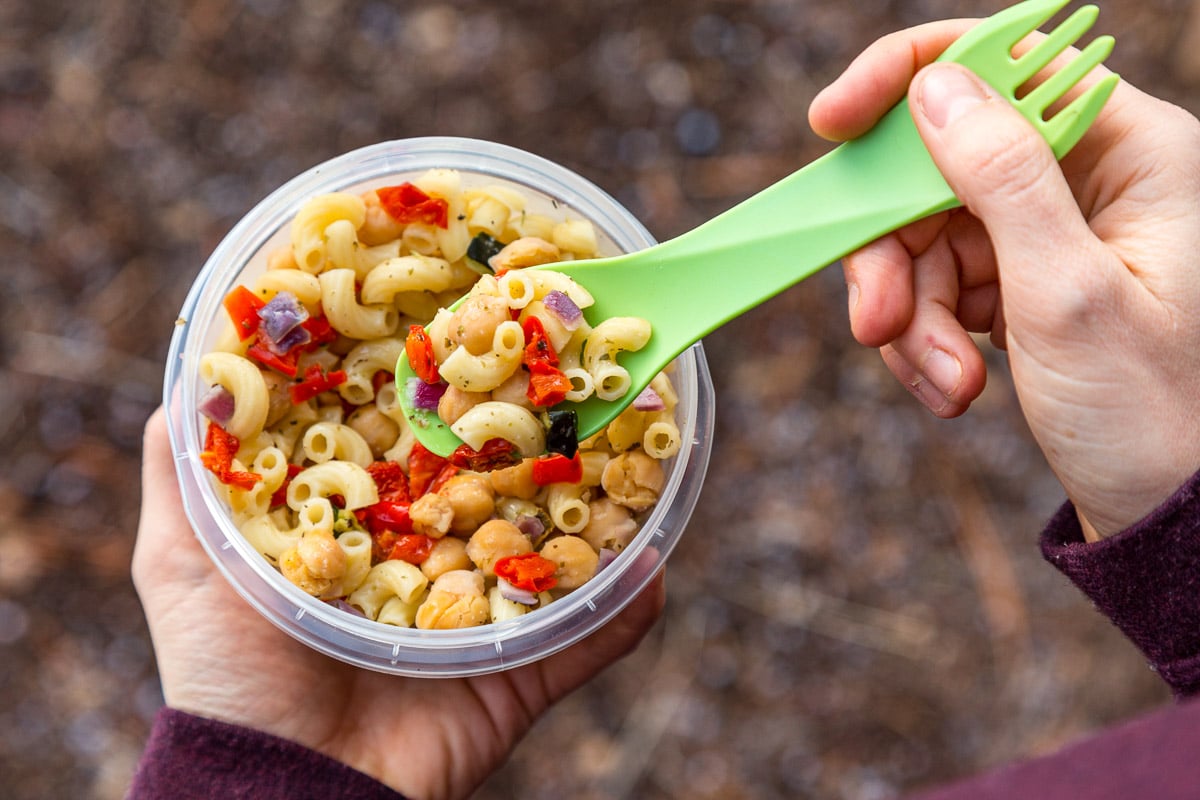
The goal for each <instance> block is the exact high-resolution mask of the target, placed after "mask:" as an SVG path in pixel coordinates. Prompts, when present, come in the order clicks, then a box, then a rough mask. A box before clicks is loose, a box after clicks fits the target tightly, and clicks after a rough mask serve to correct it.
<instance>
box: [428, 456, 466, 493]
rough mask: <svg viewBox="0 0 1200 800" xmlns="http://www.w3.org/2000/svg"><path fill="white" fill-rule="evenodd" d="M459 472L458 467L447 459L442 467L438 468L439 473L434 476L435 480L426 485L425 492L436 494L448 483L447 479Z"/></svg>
mask: <svg viewBox="0 0 1200 800" xmlns="http://www.w3.org/2000/svg"><path fill="white" fill-rule="evenodd" d="M458 472H459V470H458V467H456V466H455V465H453V464H451V463H450V462H449V461H447V462H446V463H445V464H443V465H442V468H441V469H440V470H438V474H437V475H434V476H433V480H431V481H430V482H429V486H428V487H426V489H425V493H426V494H436V493H437V492H438V491H440V490H441V488H442V487H443V486H445V485H446V481H448V480H450V479H451V478H453V477H454V476H455V475H457V474H458Z"/></svg>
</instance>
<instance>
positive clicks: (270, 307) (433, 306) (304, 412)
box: [199, 169, 679, 629]
mask: <svg viewBox="0 0 1200 800" xmlns="http://www.w3.org/2000/svg"><path fill="white" fill-rule="evenodd" d="M526 206H527V198H526V197H525V196H524V195H523V194H522V193H520V192H518V191H516V190H513V189H511V188H509V187H507V186H499V185H496V186H483V187H471V188H468V187H464V186H463V184H462V181H461V176H460V175H459V173H458V172H456V171H454V170H448V169H441V170H431V171H429V172H427V173H426V174H424V175H422V176H420V177H419V178H417V179H415V180H413V181H412V182H405V183H402V184H399V185H395V186H386V187H382V188H378V189H372V190H369V191H365V192H363V193H350V192H338V193H330V194H323V195H319V196H316V197H313V198H311V199H310V200H308V201H307V202H306V203H304V204H303V206H302V207H301V208H300V210H299V211H298V213H297V214H296V216H295V218H294V219H293V221H292V225H291V229H290V242H289V243H288V245H287V246H285V247H283V248H281V249H279V250H278V251H276V252H272V253H270V254H269V256H268V259H267V262H268V263H267V269H266V270H265V271H264V272H262V274H261V275H259V276H258V277H257V278H256V279H255V280H253V281H252V282H250V283H247V284H243V285H238V286H236V287H235V288H234V289H233V290H232V291H230V292H229V293H228V294H227V295H226V297H225V299H224V308H225V311H226V313H227V315H228V317H229V323H230V324H229V326H228V332H227V334H226V335H225V337H224V338H223V339H222V340H221V341H220V342H219V343H218V345H217V346H216V347H215V348H214V349H213V350H212V351H211V352H208V353H206V354H204V355H203V356H202V357H201V359H200V378H201V382H202V383H203V385H204V386H206V387H210V388H209V389H208V390H207V393H206V394H205V396H204V397H203V398H202V400H201V401H200V403H199V410H200V412H201V414H202V415H203V416H204V417H205V418H206V420H205V422H204V424H205V425H206V434H205V444H204V452H203V453H202V456H201V460H202V462H203V463H204V465H205V467H207V469H208V470H209V471H210V472H211V473H212V475H213V479H214V480H215V481H216V482H217V485H218V486H219V488H220V491H221V493H222V494H223V497H224V499H225V500H226V502H227V504H228V507H229V510H230V513H231V515H232V517H233V520H234V522H235V524H236V525H237V526H238V528H239V530H240V531H241V533H242V535H243V536H245V538H246V539H247V541H248V542H249V543H250V544H251V545H252V546H253V547H254V548H255V549H256V550H257V551H258V552H259V553H261V554H262V555H263V557H264V558H266V559H267V560H268V561H269V562H270V563H272V564H273V565H275V566H276V567H277V568H278V569H279V571H280V572H281V573H282V574H283V575H284V576H285V577H286V578H287V579H288V580H289V581H290V582H291V583H292V584H294V585H296V586H297V587H299V588H300V589H301V590H303V591H304V592H306V593H308V594H309V595H312V596H314V597H316V598H319V599H321V600H324V601H327V602H329V603H331V604H334V605H337V606H339V607H341V608H342V609H344V610H346V611H347V612H349V613H353V614H359V615H362V616H365V617H367V618H369V619H372V620H375V621H378V622H382V623H385V624H390V625H398V626H404V627H417V628H426V629H435V628H462V627H470V626H476V625H483V624H487V623H490V622H499V621H503V620H507V619H511V618H514V617H517V616H520V615H522V614H525V613H528V612H530V611H532V610H535V609H537V608H539V607H541V606H543V605H546V604H548V603H551V602H553V601H554V600H555V599H557V598H559V597H562V596H563V595H564V594H567V593H569V592H571V591H573V590H575V589H577V588H579V587H580V586H582V585H583V584H585V583H586V582H587V581H588V580H590V579H591V578H593V577H594V576H595V575H596V573H597V572H598V571H599V570H600V569H602V568H603V567H604V566H605V565H606V564H607V563H608V562H609V561H610V560H611V559H613V558H615V556H616V554H617V553H619V552H620V550H622V549H623V548H624V547H625V546H626V545H627V544H628V543H629V542H630V541H631V540H632V538H633V536H634V535H635V534H636V533H637V531H638V530H639V528H640V523H639V519H640V517H641V516H642V515H643V514H644V513H645V512H646V511H648V510H649V509H650V508H652V507H653V506H654V505H655V504H656V503H657V502H658V499H659V496H660V494H661V492H662V490H663V487H664V485H665V482H666V472H665V470H664V464H663V461H664V460H665V459H669V458H670V457H671V456H673V455H674V454H675V452H676V451H677V450H678V448H679V432H678V428H677V426H676V422H675V418H674V412H675V407H676V404H677V402H678V398H677V396H676V393H675V389H674V386H673V385H672V383H671V379H670V376H669V375H668V374H666V373H664V374H660V375H659V376H658V377H657V378H655V380H654V381H653V382H652V383H651V385H650V387H648V388H647V389H646V390H645V391H644V392H642V393H641V395H639V397H638V400H637V402H635V403H634V404H633V405H632V406H631V407H630V408H628V409H626V410H625V411H624V412H622V414H620V415H619V416H618V417H617V418H616V419H615V420H614V421H613V422H612V423H610V424H609V426H608V427H607V428H606V430H605V431H604V432H602V433H600V434H598V435H596V436H593V437H591V438H589V439H587V440H584V441H582V442H579V441H577V440H576V436H575V426H574V422H573V412H571V411H570V410H569V402H568V403H566V404H565V406H563V405H560V403H562V402H563V401H564V400H566V401H571V400H578V399H583V398H584V397H586V396H588V395H590V394H591V393H593V392H594V393H596V394H597V395H599V396H601V397H602V398H603V397H605V396H606V393H607V394H609V395H611V396H612V397H620V396H621V395H623V394H624V393H625V390H626V389H627V388H628V378H627V376H625V377H624V378H622V375H621V370H620V367H619V364H618V357H617V356H618V353H619V352H620V351H621V350H630V349H637V348H638V347H640V346H642V345H643V344H644V343H645V341H646V339H647V338H648V337H649V334H650V329H649V324H648V323H646V322H645V321H644V320H637V319H632V318H615V319H610V320H603V321H600V322H599V323H598V324H597V325H595V326H594V327H591V326H589V325H588V323H587V321H586V320H585V319H584V318H583V313H582V310H583V309H584V308H586V307H587V306H588V305H589V304H590V297H589V296H588V295H587V292H586V290H585V289H584V288H583V287H581V286H579V285H578V284H576V283H574V282H572V281H569V279H566V278H565V277H564V276H562V275H560V274H558V273H554V272H551V271H541V270H525V269H524V268H525V267H530V266H535V265H538V264H545V263H551V262H556V261H561V260H567V259H573V258H590V257H594V256H595V255H597V238H596V233H595V230H594V228H593V226H592V225H591V223H590V222H588V221H586V220H579V219H565V218H564V219H554V218H553V217H551V216H550V215H546V214H536V213H532V212H531V211H529V210H528V209H527V207H526ZM464 293H466V295H467V297H466V299H465V300H464V302H462V303H461V304H460V305H458V306H457V307H456V308H455V310H454V311H449V310H447V309H448V307H449V306H450V305H452V304H453V302H454V301H455V300H456V299H458V298H460V297H462V296H463V295H464ZM424 321H428V323H427V324H422V322H424ZM639 342H640V344H639ZM402 353H407V354H408V356H409V360H410V362H411V363H412V364H413V366H414V370H415V371H416V372H417V374H418V376H420V377H419V378H415V379H412V380H411V381H410V382H409V384H408V385H405V386H403V387H397V386H396V385H395V381H394V375H393V370H394V368H395V364H396V362H397V360H398V358H399V357H400V355H401V354H402ZM622 380H625V384H624V385H625V388H624V389H622V388H621V386H622V383H621V382H622ZM399 391H406V392H411V393H413V394H412V399H413V400H414V401H415V402H416V404H417V405H420V404H426V407H436V408H437V410H438V414H439V416H441V417H442V418H443V419H444V420H445V421H446V422H448V423H450V424H451V425H452V428H453V429H454V430H455V432H456V433H458V434H459V436H460V438H462V439H463V441H464V442H466V443H467V444H466V445H465V446H464V447H463V448H460V449H459V450H458V451H456V452H455V453H454V454H452V455H451V456H450V457H446V458H444V457H442V456H439V455H437V454H434V453H432V452H431V451H429V450H427V449H425V448H424V447H422V446H421V444H420V443H419V442H417V441H416V439H415V437H414V436H413V434H412V431H411V429H410V427H409V423H408V421H407V420H406V418H405V415H404V412H403V410H402V409H401V404H400V402H399V399H398V398H399V396H398V392H399Z"/></svg>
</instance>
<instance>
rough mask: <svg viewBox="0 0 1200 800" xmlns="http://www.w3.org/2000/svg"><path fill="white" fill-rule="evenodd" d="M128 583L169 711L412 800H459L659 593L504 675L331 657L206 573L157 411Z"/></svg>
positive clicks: (635, 631) (638, 631)
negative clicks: (364, 778) (456, 675)
mask: <svg viewBox="0 0 1200 800" xmlns="http://www.w3.org/2000/svg"><path fill="white" fill-rule="evenodd" d="M133 579H134V584H135V585H136V587H137V591H138V595H139V596H140V597H141V600H142V605H143V607H144V609H145V612H146V619H147V621H148V623H149V626H150V634H151V638H152V639H153V642H154V651H155V655H156V657H157V659H158V669H159V674H160V677H161V679H162V687H163V694H164V696H165V699H166V702H167V704H168V705H169V706H171V707H172V708H176V709H179V710H181V711H186V712H189V713H192V714H196V715H199V716H204V717H209V718H213V719H219V720H222V721H225V722H230V723H234V724H237V725H242V726H245V727H250V728H255V729H258V730H262V731H266V732H268V733H271V734H274V735H276V736H280V737H283V738H286V739H291V740H293V741H296V742H299V743H301V744H303V745H305V746H307V747H309V748H312V749H314V750H317V751H319V752H322V753H324V754H326V755H328V756H331V757H333V758H335V759H337V760H339V761H342V762H344V763H346V764H349V765H350V766H352V767H354V768H356V769H358V770H360V771H362V772H365V773H367V774H368V775H371V776H373V777H375V778H376V779H378V780H380V781H382V782H383V783H386V784H388V785H389V786H391V787H392V788H394V789H395V790H397V791H399V792H401V793H402V794H404V795H406V796H408V797H412V798H421V800H438V799H439V798H461V797H466V796H467V795H469V794H470V793H471V791H472V790H473V789H474V788H475V787H476V786H477V785H479V784H480V783H481V782H482V781H483V780H484V778H486V777H487V775H488V774H489V773H491V772H492V771H493V770H494V769H496V768H497V767H498V766H499V765H500V764H501V763H502V762H503V761H504V759H505V758H506V757H507V756H508V754H509V752H510V750H511V749H512V748H513V747H514V746H515V745H516V743H517V742H518V740H520V739H521V737H522V736H524V734H525V733H526V732H527V731H528V730H529V728H530V726H531V725H532V724H533V723H534V721H536V720H537V718H538V717H539V716H541V714H542V713H543V712H545V711H546V709H548V708H549V707H550V706H551V705H552V704H553V703H554V702H555V701H557V700H559V699H560V698H562V697H563V696H564V695H566V694H568V693H569V692H571V691H572V690H573V689H575V688H577V687H578V686H580V685H582V684H583V683H585V682H586V681H588V680H589V679H590V678H592V677H593V676H595V675H596V674H597V673H599V672H600V671H601V670H602V669H604V668H605V667H606V666H608V665H609V664H611V663H613V662H614V661H616V660H618V659H619V658H621V657H622V656H623V655H625V654H626V653H628V652H629V651H631V650H632V649H633V648H634V647H635V646H636V645H637V644H638V642H639V641H640V640H641V639H642V637H643V636H644V635H645V634H646V632H647V631H648V630H649V629H650V627H651V625H653V624H654V622H655V620H656V619H657V618H658V616H659V614H660V612H661V610H662V605H663V602H664V589H663V581H662V576H661V575H659V576H657V577H656V578H655V579H654V580H653V581H652V582H651V584H650V585H649V586H648V587H647V589H646V590H645V591H643V592H642V594H641V595H640V596H638V597H637V598H636V599H635V600H634V601H633V602H632V603H631V604H630V605H629V606H628V607H627V608H626V609H625V610H624V611H622V612H621V613H620V614H619V615H618V616H617V617H616V618H614V619H613V621H612V622H610V623H609V624H608V625H607V626H605V627H604V628H602V629H601V630H599V631H597V632H596V633H595V634H593V635H592V636H590V637H589V638H587V639H586V640H584V641H582V642H580V643H579V644H577V645H575V646H573V647H570V648H568V649H566V650H564V651H562V652H560V653H557V654H555V655H552V656H550V657H549V658H546V659H544V660H542V661H539V662H537V663H534V664H530V665H527V666H524V667H519V668H516V669H512V670H509V671H507V672H500V673H495V674H490V675H483V676H478V677H473V678H461V679H415V678H402V677H396V676H392V675H384V674H381V673H377V672H371V671H368V670H365V669H359V668H357V667H353V666H350V665H348V664H343V663H341V662H339V661H335V660H333V659H330V658H328V657H326V656H324V655H321V654H320V653H318V652H317V651H315V650H312V649H310V648H308V647H306V646H305V645H303V644H301V643H300V642H298V641H296V640H294V639H292V638H291V637H290V636H287V635H286V634H284V633H282V632H281V631H279V630H278V629H277V628H276V627H275V626H273V625H272V624H271V623H269V622H268V621H267V620H265V619H264V618H262V617H261V616H259V615H258V614H257V613H256V612H255V611H254V610H253V609H252V608H251V607H250V606H249V605H248V604H247V603H246V602H245V601H244V600H243V599H242V598H240V597H239V596H238V595H237V594H236V593H235V592H234V590H233V588H232V587H231V586H230V585H229V584H228V583H227V582H226V581H225V579H224V578H223V577H222V576H221V575H220V574H219V573H218V572H217V570H216V569H215V568H214V566H213V564H212V562H211V561H210V560H209V558H208V556H207V555H206V554H205V553H204V551H203V549H201V547H200V544H199V542H198V541H197V540H196V537H195V535H194V534H193V532H192V530H191V527H190V526H189V524H188V520H187V518H186V517H185V516H184V513H183V504H182V500H181V498H180V494H179V486H178V484H177V482H176V478H175V468H174V464H173V462H172V458H171V450H170V446H169V444H168V440H167V431H166V423H165V417H164V414H163V412H162V410H161V409H159V410H158V411H157V412H156V413H155V414H154V415H153V416H152V417H151V418H150V421H149V423H148V424H147V426H146V436H145V450H144V466H143V477H142V514H141V522H140V525H139V528H138V537H137V546H136V548H135V550H134V556H133Z"/></svg>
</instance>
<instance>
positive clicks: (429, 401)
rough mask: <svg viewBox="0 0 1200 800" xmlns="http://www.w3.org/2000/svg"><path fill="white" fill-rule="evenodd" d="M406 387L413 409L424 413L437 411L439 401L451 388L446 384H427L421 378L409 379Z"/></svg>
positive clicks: (440, 382)
mask: <svg viewBox="0 0 1200 800" xmlns="http://www.w3.org/2000/svg"><path fill="white" fill-rule="evenodd" d="M405 386H406V387H407V389H408V392H409V395H410V396H411V397H412V404H413V408H419V409H421V410H422V411H437V407H438V401H440V400H441V399H442V395H444V394H445V393H446V389H448V388H450V387H449V386H447V385H446V383H445V382H442V381H439V382H437V383H426V382H425V381H423V380H421V379H420V378H409V379H408V382H407V383H406V384H405Z"/></svg>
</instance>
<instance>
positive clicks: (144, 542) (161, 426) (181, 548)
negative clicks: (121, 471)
mask: <svg viewBox="0 0 1200 800" xmlns="http://www.w3.org/2000/svg"><path fill="white" fill-rule="evenodd" d="M208 572H209V565H208V562H207V558H206V556H205V555H204V552H203V550H202V549H201V548H200V545H199V543H198V542H197V541H196V537H195V536H194V535H193V533H192V530H191V525H190V523H189V522H188V519H187V516H186V515H185V514H184V512H183V500H182V498H181V496H180V493H179V482H178V479H177V477H176V475H175V461H174V458H173V457H172V453H171V443H170V440H169V438H168V435H167V419H166V413H165V412H164V411H163V409H162V408H161V407H160V408H159V409H158V410H156V411H155V412H154V413H153V414H152V415H151V416H150V419H149V420H148V421H147V422H146V429H145V433H144V435H143V439H142V505H141V517H140V519H139V521H138V534H137V541H136V543H135V545H134V551H133V564H132V575H133V580H134V584H135V585H136V586H137V587H138V590H139V592H142V591H143V590H144V589H145V588H147V587H148V586H149V585H152V584H157V583H161V582H164V581H167V580H174V579H189V578H196V579H198V578H202V577H204V576H205V575H207V573H208Z"/></svg>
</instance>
